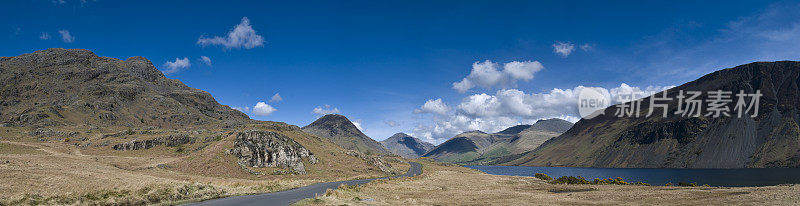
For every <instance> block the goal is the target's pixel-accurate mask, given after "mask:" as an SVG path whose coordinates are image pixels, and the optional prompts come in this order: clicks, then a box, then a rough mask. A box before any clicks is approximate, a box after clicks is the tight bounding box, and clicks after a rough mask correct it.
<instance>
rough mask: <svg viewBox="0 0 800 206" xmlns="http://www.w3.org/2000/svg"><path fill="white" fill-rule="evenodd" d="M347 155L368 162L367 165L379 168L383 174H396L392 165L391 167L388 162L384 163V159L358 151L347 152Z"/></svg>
mask: <svg viewBox="0 0 800 206" xmlns="http://www.w3.org/2000/svg"><path fill="white" fill-rule="evenodd" d="M346 154H347V155H350V156H353V157H358V158H361V159H362V160H364V161H366V162H367V164H370V165H372V166H375V167H377V168H378V169H380V170H381V171H382V172H385V173H388V174H392V173H394V169H392V165H390V164H389V163H386V161H383V158H380V157H376V156H371V155H366V154H364V153H361V152H358V151H355V150H347V152H346Z"/></svg>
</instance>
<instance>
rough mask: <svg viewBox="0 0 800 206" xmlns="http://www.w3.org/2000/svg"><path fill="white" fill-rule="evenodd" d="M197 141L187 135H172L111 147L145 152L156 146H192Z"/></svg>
mask: <svg viewBox="0 0 800 206" xmlns="http://www.w3.org/2000/svg"><path fill="white" fill-rule="evenodd" d="M195 141H196V138H194V137H190V136H189V135H186V134H177V135H170V136H166V137H159V138H155V139H149V140H133V141H130V142H126V143H122V144H116V145H114V146H111V148H113V149H114V150H143V149H150V148H153V147H155V146H159V145H165V146H168V147H174V146H178V145H183V144H191V143H194V142H195Z"/></svg>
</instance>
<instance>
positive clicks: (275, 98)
mask: <svg viewBox="0 0 800 206" xmlns="http://www.w3.org/2000/svg"><path fill="white" fill-rule="evenodd" d="M280 101H283V97H281V94H280V93H275V95H272V98H271V99H269V102H280Z"/></svg>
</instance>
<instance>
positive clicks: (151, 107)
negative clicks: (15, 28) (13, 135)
mask: <svg viewBox="0 0 800 206" xmlns="http://www.w3.org/2000/svg"><path fill="white" fill-rule="evenodd" d="M0 82H3V84H1V85H0V122H3V123H4V124H6V125H10V126H26V127H27V126H30V127H49V126H71V125H89V126H126V127H140V126H157V127H163V128H186V127H187V126H192V125H208V124H214V125H220V126H225V125H232V124H238V123H241V122H245V121H249V118H248V117H247V116H246V115H245V114H244V113H241V112H239V111H236V110H233V109H231V108H230V107H228V106H224V105H220V104H219V103H217V101H215V100H214V98H213V97H212V96H211V95H210V94H209V93H207V92H205V91H201V90H198V89H193V88H190V87H187V86H186V85H184V84H183V83H181V82H180V81H178V80H174V79H168V78H166V77H164V75H163V74H162V73H161V72H160V71H158V69H156V68H155V67H154V66H153V64H152V63H151V62H150V61H148V60H147V59H145V58H143V57H131V58H128V59H127V60H125V61H122V60H119V59H114V58H109V57H98V56H97V55H95V54H94V53H92V52H90V51H87V50H82V49H47V50H43V51H36V52H34V53H31V54H23V55H20V56H16V57H2V58H0Z"/></svg>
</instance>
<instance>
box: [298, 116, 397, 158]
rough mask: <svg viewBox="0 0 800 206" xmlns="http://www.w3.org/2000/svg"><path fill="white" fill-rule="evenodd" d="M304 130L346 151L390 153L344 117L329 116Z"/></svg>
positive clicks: (321, 118)
mask: <svg viewBox="0 0 800 206" xmlns="http://www.w3.org/2000/svg"><path fill="white" fill-rule="evenodd" d="M302 129H303V131H304V132H306V133H309V134H313V135H316V136H319V137H323V138H328V139H330V140H331V141H333V142H334V143H336V144H337V145H339V146H341V147H343V148H345V149H350V150H357V151H360V152H370V153H381V154H387V153H389V151H387V150H386V148H384V147H383V146H382V145H381V144H380V143H378V142H377V141H375V140H374V139H372V138H370V137H368V136H367V135H366V134H364V133H363V132H361V130H358V128H357V127H356V125H355V124H353V122H351V121H350V120H349V119H347V117H345V116H344V115H340V114H327V115H325V116H322V117H320V118H319V119H317V120H316V121H314V122H312V123H311V124H309V125H306V126H305V127H303V128H302Z"/></svg>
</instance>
